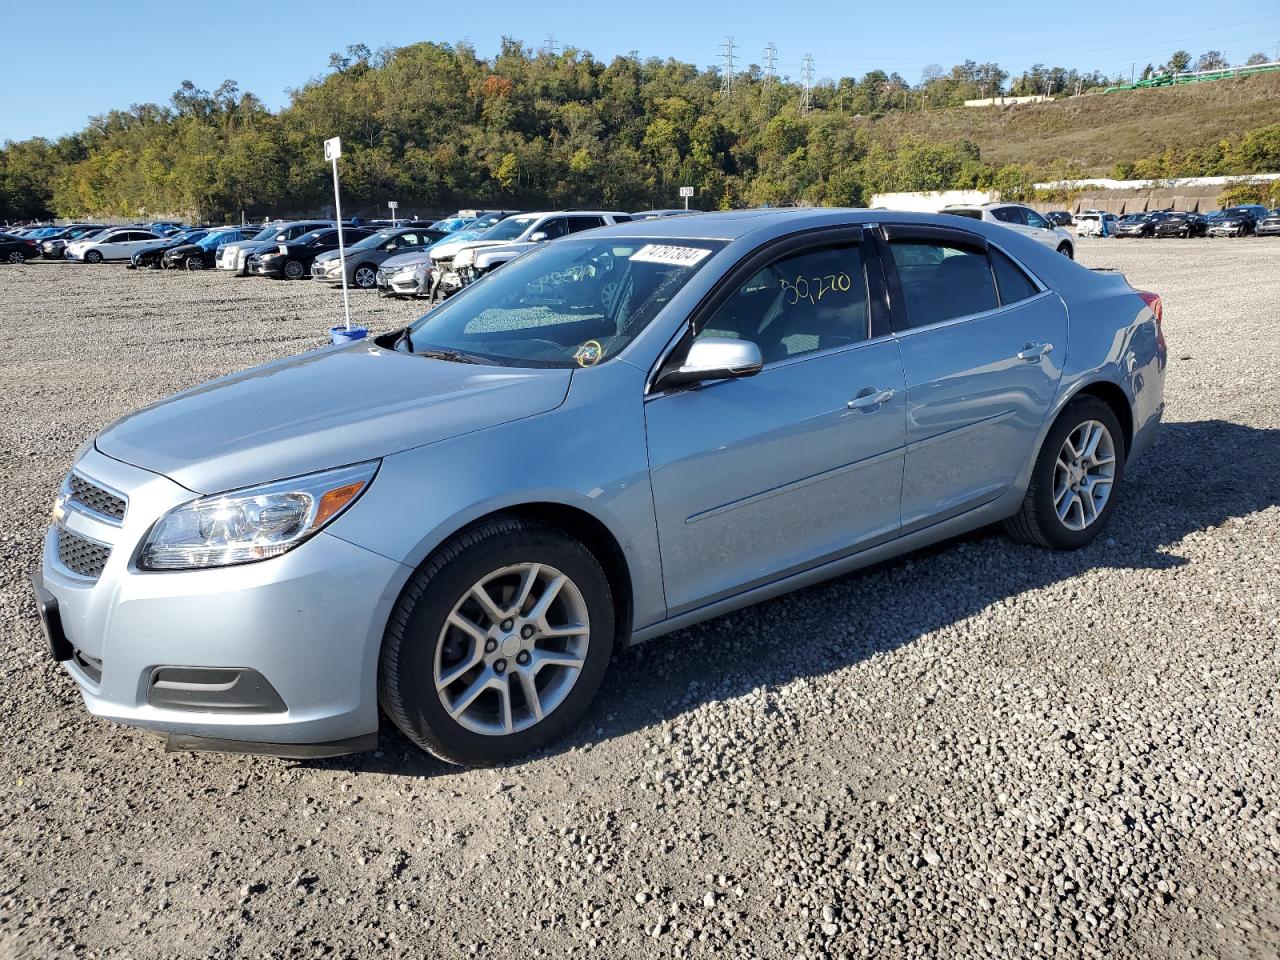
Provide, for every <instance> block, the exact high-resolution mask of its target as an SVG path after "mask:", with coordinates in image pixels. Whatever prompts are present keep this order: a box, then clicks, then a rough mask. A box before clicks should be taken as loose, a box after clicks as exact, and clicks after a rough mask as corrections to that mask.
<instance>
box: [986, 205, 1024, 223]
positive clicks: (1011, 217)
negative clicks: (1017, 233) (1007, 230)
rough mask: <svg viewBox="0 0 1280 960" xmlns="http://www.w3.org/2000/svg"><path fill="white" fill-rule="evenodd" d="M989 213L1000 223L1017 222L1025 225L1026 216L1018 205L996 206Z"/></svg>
mask: <svg viewBox="0 0 1280 960" xmlns="http://www.w3.org/2000/svg"><path fill="white" fill-rule="evenodd" d="M991 215H992V216H993V217H995V218H996V219H997V220H999V221H1000V222H1001V223H1017V224H1021V225H1022V226H1026V224H1027V218H1026V215H1025V214H1024V213H1023V212H1022V209H1021V208H1020V207H996V208H995V209H994V210H992V211H991Z"/></svg>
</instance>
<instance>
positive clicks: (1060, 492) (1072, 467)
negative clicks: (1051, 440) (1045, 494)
mask: <svg viewBox="0 0 1280 960" xmlns="http://www.w3.org/2000/svg"><path fill="white" fill-rule="evenodd" d="M1115 476H1116V445H1115V440H1114V438H1112V436H1111V431H1110V430H1108V429H1107V427H1106V425H1105V424H1102V423H1099V422H1098V421H1097V420H1086V421H1085V422H1084V423H1081V424H1080V425H1079V426H1078V427H1076V428H1075V429H1074V430H1072V431H1071V432H1070V433H1069V434H1067V438H1066V440H1064V441H1063V443H1062V449H1061V450H1060V451H1059V452H1058V460H1057V463H1056V464H1055V465H1054V470H1053V508H1054V510H1055V511H1056V512H1057V514H1058V519H1059V520H1060V521H1062V525H1063V526H1064V527H1066V528H1067V529H1068V530H1077V531H1078V530H1084V529H1085V528H1086V527H1088V526H1090V525H1092V524H1093V522H1094V521H1096V520H1097V519H1098V516H1099V514H1101V513H1102V511H1103V508H1104V507H1106V505H1107V500H1108V499H1110V497H1111V489H1112V486H1113V485H1114V483H1115Z"/></svg>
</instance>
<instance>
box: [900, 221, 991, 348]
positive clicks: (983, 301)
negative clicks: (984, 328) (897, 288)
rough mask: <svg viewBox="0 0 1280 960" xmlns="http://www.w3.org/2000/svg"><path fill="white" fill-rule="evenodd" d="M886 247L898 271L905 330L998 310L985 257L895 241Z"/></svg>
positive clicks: (932, 244)
mask: <svg viewBox="0 0 1280 960" xmlns="http://www.w3.org/2000/svg"><path fill="white" fill-rule="evenodd" d="M889 248H890V250H892V251H893V261H894V264H895V265H896V266H897V268H898V281H899V283H900V284H901V286H902V299H903V301H904V302H903V304H902V306H903V307H904V308H905V312H906V321H907V326H908V327H924V326H928V325H929V324H931V323H941V322H942V321H944V320H952V319H955V318H956V317H965V316H968V315H969V314H973V313H982V312H983V311H986V310H994V309H996V307H998V306H999V300H998V298H997V296H996V285H995V281H994V279H993V278H992V275H991V265H990V262H989V261H988V260H987V255H986V254H985V253H983V252H981V251H979V250H969V249H965V248H962V247H952V246H947V245H945V244H941V243H937V242H931V241H919V240H895V241H893V242H892V243H891V244H890V245H889Z"/></svg>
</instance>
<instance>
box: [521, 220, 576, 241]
mask: <svg viewBox="0 0 1280 960" xmlns="http://www.w3.org/2000/svg"><path fill="white" fill-rule="evenodd" d="M533 232H534V233H541V234H544V236H543V238H542V239H544V240H559V239H560V238H561V237H563V236H564V235H565V234H566V233H568V232H569V222H568V220H566V219H565V218H564V217H552V218H551V219H550V220H544V221H543V222H542V223H540V224H539V225H538V228H537V229H536V230H534V231H533ZM530 236H532V234H530Z"/></svg>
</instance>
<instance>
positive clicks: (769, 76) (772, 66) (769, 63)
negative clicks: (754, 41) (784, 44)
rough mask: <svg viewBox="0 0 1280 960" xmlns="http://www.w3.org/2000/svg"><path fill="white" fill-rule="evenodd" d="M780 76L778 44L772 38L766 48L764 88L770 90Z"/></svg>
mask: <svg viewBox="0 0 1280 960" xmlns="http://www.w3.org/2000/svg"><path fill="white" fill-rule="evenodd" d="M777 78H778V45H777V44H776V43H774V42H773V41H772V40H770V41H769V42H768V44H766V45H765V48H764V88H765V90H768V89H769V87H770V86H772V84H773V81H774V80H776V79H777Z"/></svg>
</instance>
